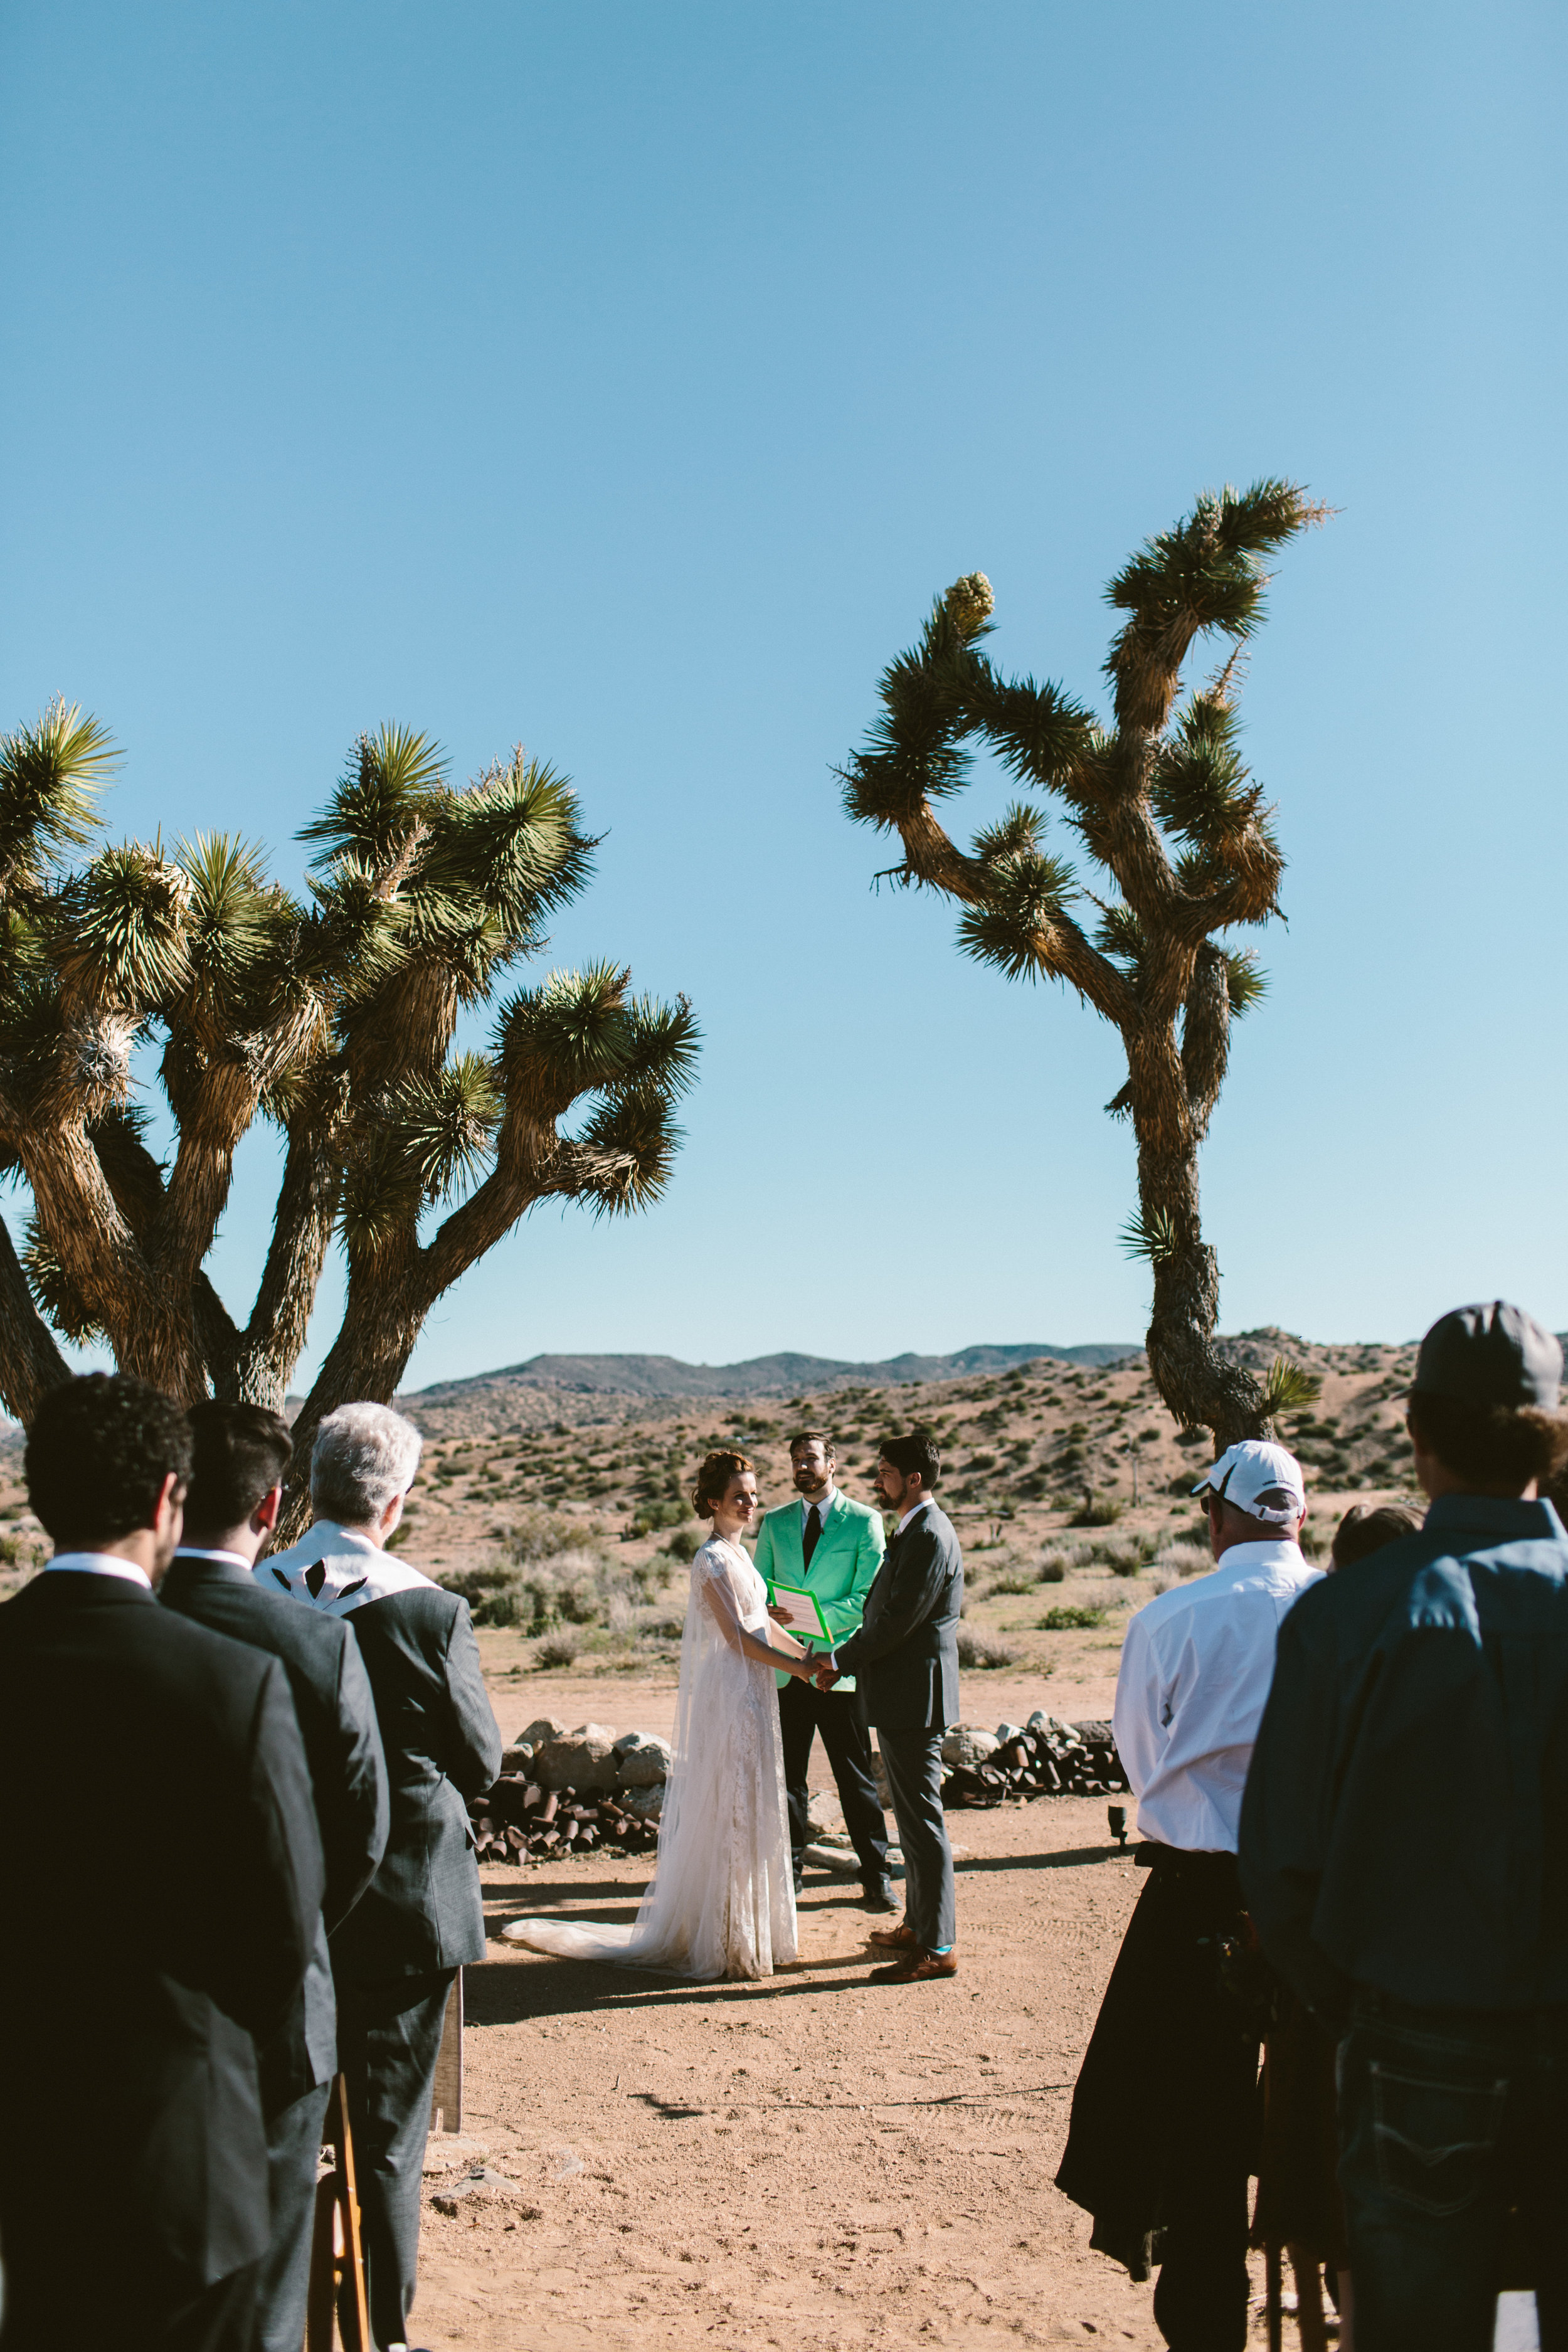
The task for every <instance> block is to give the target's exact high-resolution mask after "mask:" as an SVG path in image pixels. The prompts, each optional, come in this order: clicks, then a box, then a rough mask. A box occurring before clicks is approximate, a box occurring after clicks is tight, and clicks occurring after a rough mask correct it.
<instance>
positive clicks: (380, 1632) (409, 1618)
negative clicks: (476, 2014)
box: [289, 1577, 501, 1985]
mask: <svg viewBox="0 0 1568 2352" xmlns="http://www.w3.org/2000/svg"><path fill="white" fill-rule="evenodd" d="M289 1606H298V1604H297V1603H292V1602H291V1603H289ZM347 1622H348V1623H349V1624H350V1625H352V1626H353V1631H354V1634H355V1636H356V1638H357V1640H358V1642H359V1645H360V1654H361V1656H362V1657H363V1660H364V1664H365V1669H366V1672H367V1673H368V1674H369V1675H370V1685H371V1688H372V1690H373V1691H374V1693H375V1711H376V1716H377V1717H378V1719H379V1721H380V1724H381V1738H382V1745H383V1747H384V1749H385V1751H386V1769H387V1777H388V1779H389V1780H390V1782H391V1786H392V1833H391V1835H390V1837H389V1838H388V1840H387V1845H386V1853H385V1857H384V1860H383V1862H382V1864H381V1867H380V1869H379V1870H378V1871H377V1872H376V1874H375V1876H374V1879H373V1880H372V1881H371V1885H370V1888H369V1891H368V1893H367V1894H366V1895H364V1896H363V1898H362V1900H361V1901H360V1902H359V1903H357V1904H356V1905H355V1906H354V1908H353V1910H352V1911H351V1912H350V1914H349V1916H348V1917H347V1918H346V1919H345V1920H344V1921H343V1923H342V1926H341V1927H339V1928H338V1930H337V1932H336V1934H335V1935H334V1936H333V1937H332V1939H331V1950H332V1967H333V1969H334V1971H335V1973H336V1976H337V1979H338V1982H339V1983H340V1984H349V1983H352V1984H359V1985H367V1984H374V1983H376V1982H384V1980H385V1979H387V1978H389V1977H401V1976H423V1975H426V1974H427V1973H429V1972H431V1971H433V1970H437V1969H457V1968H461V1967H462V1966H463V1965H464V1963H465V1962H466V1961H469V1960H482V1959H483V1958H484V1956H485V1909H484V1900H483V1897H482V1896H481V1895H480V1892H479V1869H478V1866H477V1864H475V1861H474V1842H473V1836H472V1833H471V1832H470V1830H469V1828H468V1805H467V1802H466V1800H467V1799H468V1798H469V1797H477V1796H479V1795H481V1794H482V1793H483V1791H484V1790H486V1789H488V1788H489V1785H490V1783H491V1781H492V1780H494V1779H495V1778H496V1775H497V1774H498V1773H499V1772H500V1755H501V1743H500V1732H499V1731H498V1730H497V1728H496V1719H495V1717H494V1715H493V1714H492V1713H491V1712H490V1703H489V1699H488V1698H487V1696H485V1683H484V1676H483V1675H482V1674H481V1672H480V1670H479V1643H477V1642H476V1641H475V1639H474V1628H473V1622H472V1620H471V1619H470V1617H469V1615H468V1602H467V1601H462V1600H459V1599H458V1595H457V1594H456V1593H455V1592H444V1591H442V1590H441V1588H440V1586H439V1585H436V1584H432V1583H430V1582H429V1581H428V1580H426V1578H424V1577H420V1578H418V1580H417V1582H416V1583H414V1584H412V1585H411V1586H410V1587H409V1588H408V1589H406V1590H405V1591H395V1592H390V1593H387V1594H386V1595H385V1596H384V1598H382V1599H380V1600H372V1601H366V1602H365V1603H364V1604H363V1606H362V1607H358V1608H355V1609H353V1611H352V1612H351V1613H350V1614H349V1616H348V1619H347Z"/></svg>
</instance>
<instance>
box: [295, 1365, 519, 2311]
mask: <svg viewBox="0 0 1568 2352" xmlns="http://www.w3.org/2000/svg"><path fill="white" fill-rule="evenodd" d="M419 1452H420V1437H419V1433H418V1431H417V1430H416V1428H415V1427H414V1425H413V1423H411V1422H407V1421H405V1420H404V1419H403V1417H402V1415H401V1414H399V1413H395V1412H390V1411H389V1410H388V1409H387V1407H386V1406H385V1405H379V1404H345V1405H340V1406H339V1408H338V1410H337V1412H333V1413H329V1415H328V1416H327V1418H326V1420H325V1421H323V1422H322V1423H321V1427H320V1429H319V1430H318V1431H317V1433H316V1444H315V1449H314V1451H313V1453H312V1454H311V1457H310V1499H311V1502H312V1504H313V1505H314V1507H315V1510H316V1519H315V1523H314V1525H313V1526H312V1527H311V1528H310V1532H309V1533H308V1534H307V1535H306V1536H305V1537H303V1538H302V1539H301V1540H300V1542H299V1543H297V1544H295V1545H293V1546H292V1547H291V1548H290V1549H289V1550H288V1551H284V1552H279V1553H278V1554H277V1556H276V1557H275V1558H273V1559H267V1560H263V1561H262V1563H261V1565H260V1566H259V1567H258V1569H257V1570H256V1574H257V1576H258V1578H259V1579H260V1580H261V1581H262V1583H263V1584H264V1585H265V1584H268V1583H269V1584H270V1585H271V1587H272V1589H273V1591H283V1592H287V1593H289V1595H290V1597H291V1598H292V1599H294V1600H296V1601H302V1602H304V1603H305V1605H306V1606H307V1607H309V1608H311V1609H316V1610H320V1611H321V1612H324V1613H325V1614H327V1615H329V1616H333V1617H347V1618H348V1619H349V1620H350V1621H351V1622H352V1624H353V1630H354V1633H355V1634H356V1636H357V1637H358V1641H359V1646H360V1654H361V1655H362V1656H363V1660H364V1664H365V1670H366V1672H367V1673H368V1675H369V1676H370V1685H371V1689H372V1691H373V1692H374V1696H375V1705H376V1714H377V1717H378V1718H379V1720H380V1724H381V1737H382V1745H383V1746H384V1748H385V1751H386V1766H387V1774H388V1778H389V1780H390V1781H391V1784H392V1833H391V1836H390V1838H389V1839H388V1841H387V1847H386V1853H385V1858H384V1861H383V1863H382V1864H381V1867H380V1869H379V1870H378V1871H377V1872H376V1874H375V1876H374V1879H373V1880H372V1881H371V1884H370V1887H369V1890H368V1892H367V1893H366V1894H365V1895H363V1897H362V1898H361V1900H360V1902H359V1903H358V1904H357V1905H356V1906H355V1907H354V1909H353V1911H351V1912H350V1914H349V1916H348V1917H347V1918H346V1919H345V1920H344V1922H343V1924H342V1927H340V1928H339V1929H338V1930H337V1932H336V1934H334V1936H333V1937H332V1938H331V1956H332V1973H333V1977H334V1979H335V1981H336V1984H337V1991H338V2053H339V2058H340V2062H341V2063H342V2070H343V2073H344V2074H345V2075H346V2077H347V2080H348V2091H349V2114H350V2119H351V2121H352V2123H353V2132H354V2141H355V2146H356V2148H357V2150H358V2155H359V2181H360V2198H361V2204H362V2208H363V2223H364V2245H365V2256H366V2263H367V2267H368V2270H369V2273H370V2322H371V2332H372V2334H373V2336H374V2338H375V2341H376V2343H377V2345H378V2346H379V2347H382V2352H395V2347H398V2346H401V2345H405V2343H406V2341H407V2335H408V2311H409V2307H410V2305H412V2303H413V2301H414V2288H415V2277H416V2258H417V2254H418V2248H419V2191H420V2168H421V2165H422V2164H423V2162H424V2158H425V2141H426V2134H427V2132H428V2129H429V2121H430V2090H431V2084H432V2082H433V2080H434V2078H435V2073H436V2061H437V2056H438V2055H439V2053H440V2048H441V2025H442V2019H443V2017H444V2014H445V2011H446V2007H447V1993H448V1991H449V1990H450V1989H451V1984H452V1979H453V1977H454V1976H455V1975H456V1973H457V1971H458V1969H459V1968H461V1967H462V1966H463V1965H464V1963H465V1962H466V1961H470V1960H479V1959H482V1958H484V1953H485V1918H484V1905H483V1901H482V1898H481V1895H480V1893H479V1871H478V1869H477V1868H476V1866H475V1864H474V1855H473V1845H472V1842H471V1840H470V1838H469V1835H468V1806H467V1803H466V1800H467V1799H468V1798H469V1797H473V1796H478V1795H479V1793H480V1791H481V1790H485V1789H488V1788H489V1785H490V1783H491V1781H492V1780H494V1779H495V1777H496V1775H497V1773H498V1772H499V1771H500V1754H501V1744H500V1732H499V1731H498V1730H497V1728H496V1719H495V1717H494V1715H493V1714H492V1713H491V1711H490V1704H489V1699H488V1698H487V1697H486V1696H485V1685H484V1677H483V1675H482V1674H481V1673H480V1670H479V1645H478V1643H476V1642H475V1640H474V1629H473V1625H472V1623H471V1622H470V1620H469V1616H468V1602H467V1601H461V1600H459V1599H458V1596H457V1594H456V1593H452V1592H443V1591H442V1590H441V1589H440V1587H439V1586H438V1585H437V1584H433V1583H432V1582H431V1580H430V1579H429V1578H428V1577H427V1576H423V1575H421V1573H420V1571H419V1570H417V1569H416V1568H408V1567H405V1565H404V1564H403V1563H402V1562H401V1561H399V1560H395V1559H389V1558H388V1556H387V1552H386V1544H387V1540H388V1538H390V1537H391V1536H392V1535H393V1533H394V1532H395V1529H396V1528H397V1525H398V1522H399V1520H400V1519H401V1518H402V1517H403V1505H404V1499H405V1496H406V1495H407V1493H408V1490H409V1488H410V1487H411V1486H412V1485H413V1484H414V1479H415V1475H416V1472H417V1470H418V1467H419Z"/></svg>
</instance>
